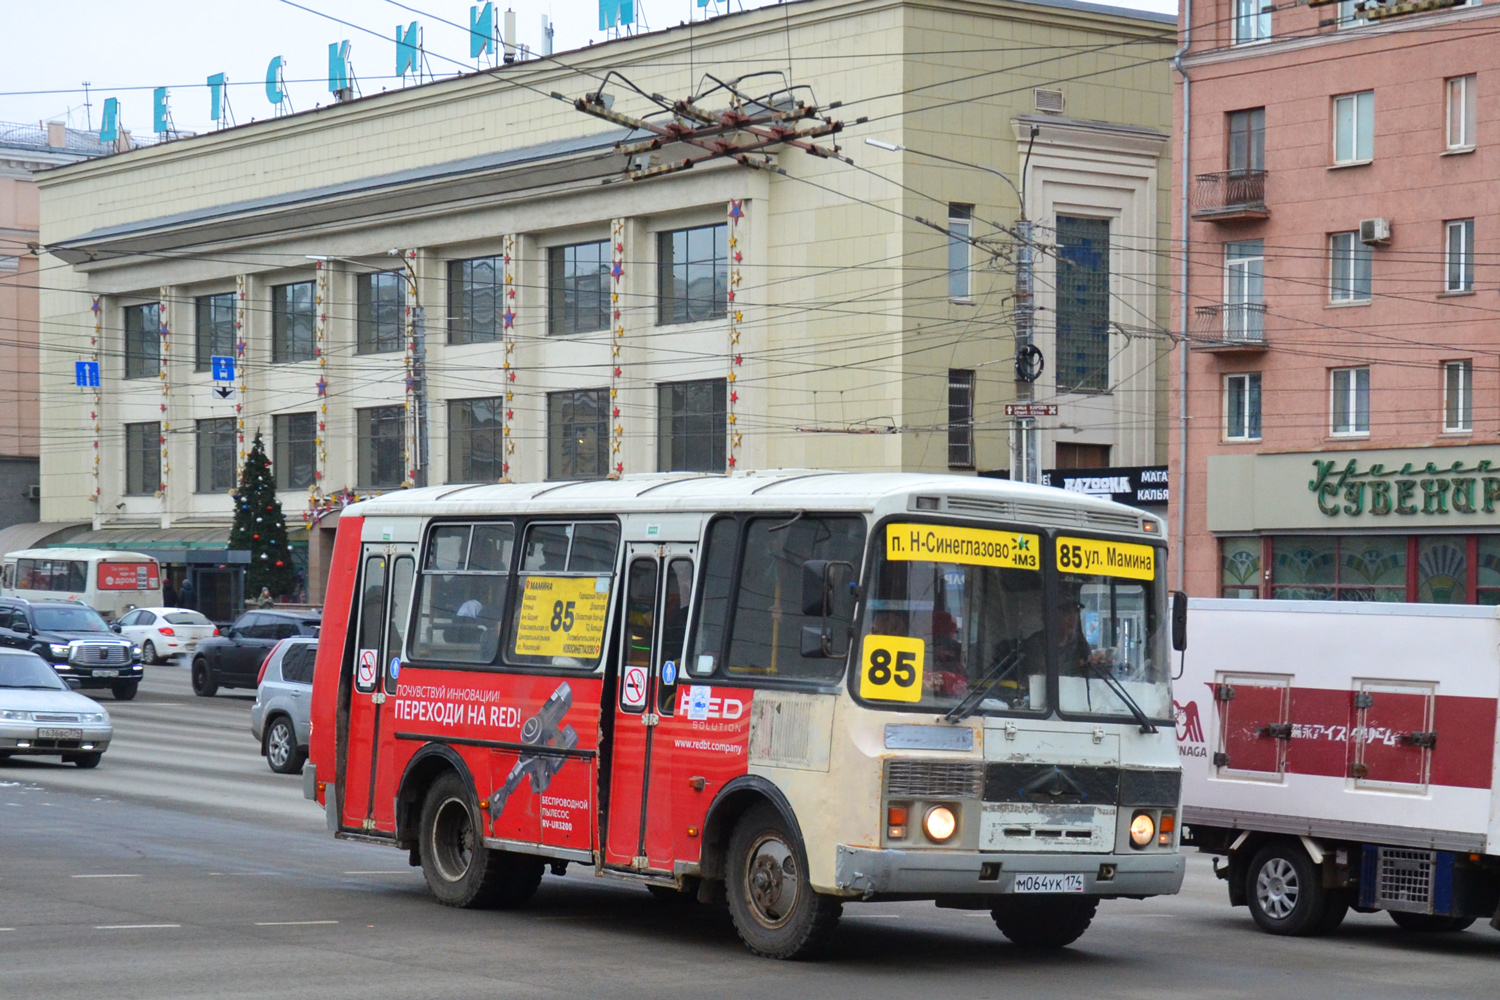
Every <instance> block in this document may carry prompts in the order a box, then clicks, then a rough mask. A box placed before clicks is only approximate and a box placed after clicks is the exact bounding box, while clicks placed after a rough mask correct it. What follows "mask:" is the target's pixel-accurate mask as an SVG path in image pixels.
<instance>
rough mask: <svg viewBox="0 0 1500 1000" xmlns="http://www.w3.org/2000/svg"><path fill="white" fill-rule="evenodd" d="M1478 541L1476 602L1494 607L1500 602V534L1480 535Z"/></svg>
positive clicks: (1476, 547) (1476, 552) (1476, 549)
mask: <svg viewBox="0 0 1500 1000" xmlns="http://www.w3.org/2000/svg"><path fill="white" fill-rule="evenodd" d="M1476 541H1477V543H1478V544H1477V545H1476V546H1475V555H1476V558H1475V563H1476V566H1477V569H1478V573H1477V574H1476V580H1475V583H1476V584H1477V586H1476V587H1475V590H1476V594H1475V598H1474V603H1476V604H1487V605H1490V606H1491V607H1493V606H1494V605H1497V604H1500V535H1480V536H1478V538H1477V539H1476Z"/></svg>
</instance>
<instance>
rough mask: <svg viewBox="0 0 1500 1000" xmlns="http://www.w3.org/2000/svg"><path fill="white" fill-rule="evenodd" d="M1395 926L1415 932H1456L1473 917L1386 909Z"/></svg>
mask: <svg viewBox="0 0 1500 1000" xmlns="http://www.w3.org/2000/svg"><path fill="white" fill-rule="evenodd" d="M1388 912H1389V913H1390V917H1391V919H1392V920H1393V921H1395V922H1396V926H1397V927H1399V928H1401V929H1402V930H1403V931H1412V932H1414V933H1417V934H1456V933H1457V932H1459V931H1461V930H1465V929H1467V928H1468V926H1469V925H1470V924H1472V923H1473V922H1474V918H1473V917H1440V916H1438V915H1437V914H1434V913H1401V912H1398V911H1396V910H1390V911H1388Z"/></svg>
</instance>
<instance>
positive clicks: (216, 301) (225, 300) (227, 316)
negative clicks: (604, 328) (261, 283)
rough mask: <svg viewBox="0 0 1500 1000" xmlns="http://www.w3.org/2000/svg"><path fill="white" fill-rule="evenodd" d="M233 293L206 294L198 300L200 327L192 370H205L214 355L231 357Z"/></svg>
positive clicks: (232, 345)
mask: <svg viewBox="0 0 1500 1000" xmlns="http://www.w3.org/2000/svg"><path fill="white" fill-rule="evenodd" d="M234 311H235V310H234V293H233V292H225V293H224V294H223V295H204V296H201V297H200V298H199V299H198V300H197V313H198V329H197V331H196V334H197V343H196V344H195V345H194V346H195V347H196V352H195V356H194V359H193V370H194V371H200V372H206V371H208V370H209V369H210V368H212V367H213V359H214V358H232V357H234V356H235V354H234V345H235V341H236V339H237V338H236V337H235V335H234Z"/></svg>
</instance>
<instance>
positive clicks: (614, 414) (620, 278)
mask: <svg viewBox="0 0 1500 1000" xmlns="http://www.w3.org/2000/svg"><path fill="white" fill-rule="evenodd" d="M609 280H610V288H609V315H610V330H611V331H613V332H612V334H611V342H610V370H609V371H610V374H609V419H610V432H609V453H610V457H611V458H613V459H614V472H612V473H611V476H623V475H624V474H625V453H624V449H623V445H624V443H625V421H624V420H623V419H622V418H621V417H620V379H621V376H622V375H623V372H624V370H623V369H622V368H621V365H620V346H621V345H622V344H623V343H624V342H625V321H624V319H622V318H621V316H620V287H621V285H622V284H623V283H624V281H625V220H624V219H615V220H613V221H612V222H611V223H610V227H609Z"/></svg>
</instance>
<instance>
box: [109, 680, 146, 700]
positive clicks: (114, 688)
mask: <svg viewBox="0 0 1500 1000" xmlns="http://www.w3.org/2000/svg"><path fill="white" fill-rule="evenodd" d="M140 686H141V682H140V681H120V682H119V683H118V684H111V685H110V686H109V690H110V692H111V693H112V694H113V695H114V696H115V701H129V700H130V699H132V698H134V697H135V692H136V691H137V689H139V688H140Z"/></svg>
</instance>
